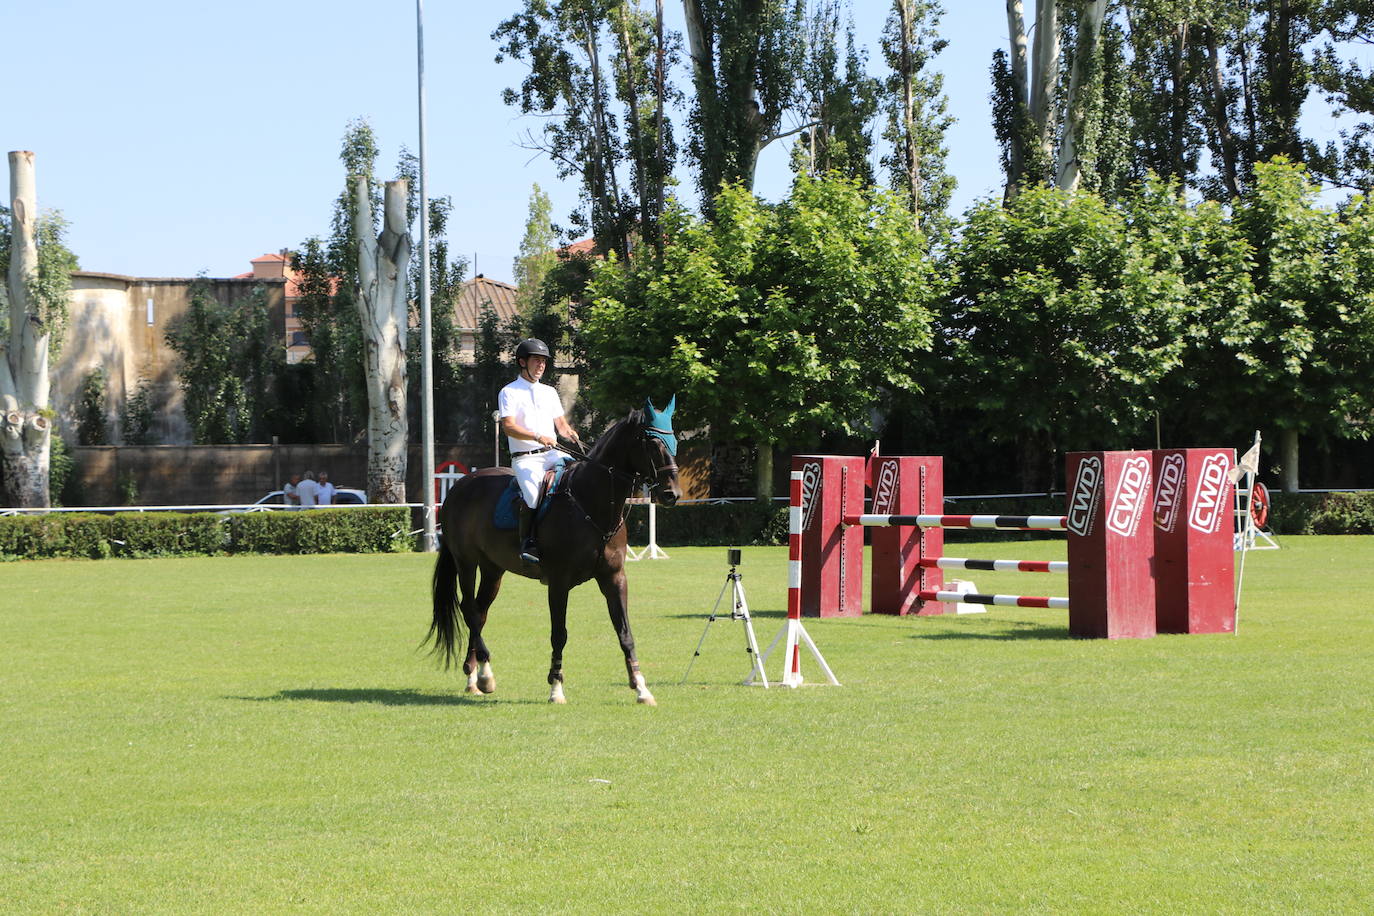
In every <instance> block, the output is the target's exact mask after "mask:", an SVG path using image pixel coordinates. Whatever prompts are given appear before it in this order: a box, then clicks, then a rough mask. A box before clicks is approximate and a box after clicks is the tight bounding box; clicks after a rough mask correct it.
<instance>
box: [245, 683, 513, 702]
mask: <svg viewBox="0 0 1374 916" xmlns="http://www.w3.org/2000/svg"><path fill="white" fill-rule="evenodd" d="M229 699H231V700H248V701H250V702H254V703H276V702H280V701H283V700H312V701H314V702H316V703H377V704H378V705H381V706H482V705H493V704H496V703H533V702H534V701H533V700H512V699H498V698H496V697H491V696H470V695H468V694H466V693H458V694H452V693H421V692H420V691H418V690H390V689H387V688H383V687H359V688H348V687H321V688H316V689H311V690H281V691H278V692H277V693H274V694H272V695H271V696H265V697H229Z"/></svg>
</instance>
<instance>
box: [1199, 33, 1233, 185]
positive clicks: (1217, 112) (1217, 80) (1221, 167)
mask: <svg viewBox="0 0 1374 916" xmlns="http://www.w3.org/2000/svg"><path fill="white" fill-rule="evenodd" d="M1207 75H1208V77H1209V82H1208V89H1209V92H1208V97H1207V101H1208V106H1209V107H1210V108H1211V115H1212V117H1211V119H1210V120H1211V123H1212V124H1213V125H1215V127H1214V130H1215V131H1216V133H1215V141H1216V142H1215V144H1214V155H1213V156H1212V161H1213V162H1214V163H1215V164H1216V166H1217V171H1218V172H1219V173H1220V174H1221V179H1222V181H1223V183H1225V185H1226V193H1228V194H1230V195H1231V197H1232V198H1236V197H1239V196H1240V181H1239V179H1238V178H1237V177H1236V176H1237V166H1236V160H1237V154H1236V140H1235V136H1234V135H1233V134H1232V133H1231V119H1230V114H1229V113H1228V112H1227V110H1226V86H1225V84H1224V82H1223V81H1222V76H1221V55H1220V54H1218V53H1217V38H1216V30H1215V29H1213V28H1211V27H1208V29H1207Z"/></svg>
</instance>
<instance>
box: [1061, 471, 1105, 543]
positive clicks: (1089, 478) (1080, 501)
mask: <svg viewBox="0 0 1374 916" xmlns="http://www.w3.org/2000/svg"><path fill="white" fill-rule="evenodd" d="M1101 492H1102V459H1101V458H1098V457H1096V456H1094V457H1092V458H1084V459H1083V460H1082V461H1080V462H1078V473H1077V474H1075V475H1074V479H1073V489H1072V490H1070V491H1069V521H1068V528H1069V531H1070V532H1072V533H1073V534H1076V535H1078V536H1079V537H1086V536H1087V535H1089V534H1092V530H1093V513H1094V511H1095V510H1096V508H1097V501H1098V496H1099V495H1100V494H1101Z"/></svg>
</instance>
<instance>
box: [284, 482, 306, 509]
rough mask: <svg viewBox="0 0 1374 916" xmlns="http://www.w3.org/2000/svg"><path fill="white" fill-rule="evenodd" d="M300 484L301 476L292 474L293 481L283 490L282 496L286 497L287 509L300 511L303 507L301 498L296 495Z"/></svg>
mask: <svg viewBox="0 0 1374 916" xmlns="http://www.w3.org/2000/svg"><path fill="white" fill-rule="evenodd" d="M300 482H301V475H299V474H292V475H291V480H290V481H289V482H288V483H287V484H286V486H284V487H282V488H281V492H282V495H283V496H285V497H286V508H288V509H299V508H300V507H301V498H300V496H298V495H297V494H296V488H297V487H299V486H300Z"/></svg>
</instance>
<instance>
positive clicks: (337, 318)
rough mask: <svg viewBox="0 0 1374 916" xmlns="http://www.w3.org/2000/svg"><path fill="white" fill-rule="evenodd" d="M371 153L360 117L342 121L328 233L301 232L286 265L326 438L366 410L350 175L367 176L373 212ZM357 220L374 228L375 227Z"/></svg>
mask: <svg viewBox="0 0 1374 916" xmlns="http://www.w3.org/2000/svg"><path fill="white" fill-rule="evenodd" d="M379 153H380V150H379V148H378V146H377V138H376V136H375V135H374V133H373V131H372V126H371V125H370V124H369V123H368V122H367V121H366V120H355V121H351V122H349V123H348V125H347V126H346V127H345V129H344V136H343V139H342V141H341V143H340V149H339V161H340V162H341V163H342V164H343V167H344V181H343V187H342V189H341V190H340V191H339V194H338V196H337V197H336V198H335V200H334V207H333V212H332V214H331V217H330V233H329V235H328V236H327V237H325V238H323V239H321V238H320V237H318V236H315V237H311V238H309V239H306V240H305V242H304V243H302V245H301V248H300V250H299V251H297V252H296V253H295V254H294V256H293V258H292V267H293V269H295V270H296V271H298V272H299V273H300V274H301V276H300V279H299V282H300V285H301V294H302V295H301V298H300V300H299V302H298V304H297V310H298V314H299V316H300V319H301V325H302V326H303V327H304V329H305V334H306V337H307V339H308V340H309V342H310V350H311V353H312V356H313V362H314V375H315V379H314V384H311V385H309V386H307V387H308V388H309V389H310V390H312V391H313V392H314V395H315V397H316V399H317V404H316V410H317V411H318V413H317V417H318V418H319V421H320V422H321V426H322V428H320V429H318V430H317V431H316V434H317V435H319V436H320V437H322V438H327V439H328V440H329V441H333V442H350V441H352V440H353V439H354V438H355V437H356V436H357V435H358V433H359V432H361V431H362V419H363V418H364V417H366V416H367V387H366V383H365V380H364V374H363V340H362V324H361V322H360V320H359V318H358V307H357V301H356V297H357V290H358V252H357V243H356V237H357V227H355V226H354V222H355V220H356V219H357V217H356V215H355V213H354V210H353V193H354V192H353V183H354V181H355V179H356V178H358V177H363V178H366V179H367V181H368V187H369V188H371V189H372V190H371V191H370V192H369V193H370V195H371V204H372V206H371V210H370V212H372V213H374V214H375V213H378V212H380V211H381V209H382V201H381V194H380V192H378V191H377V190H376V188H378V187H379V185H378V182H377V181H376V175H375V172H376V162H377V156H378V155H379ZM402 161H403V163H404V157H403V158H402ZM365 228H366V229H367V231H368V232H370V233H373V234H375V232H376V228H377V227H376V226H375V225H373V226H370V227H365Z"/></svg>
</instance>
